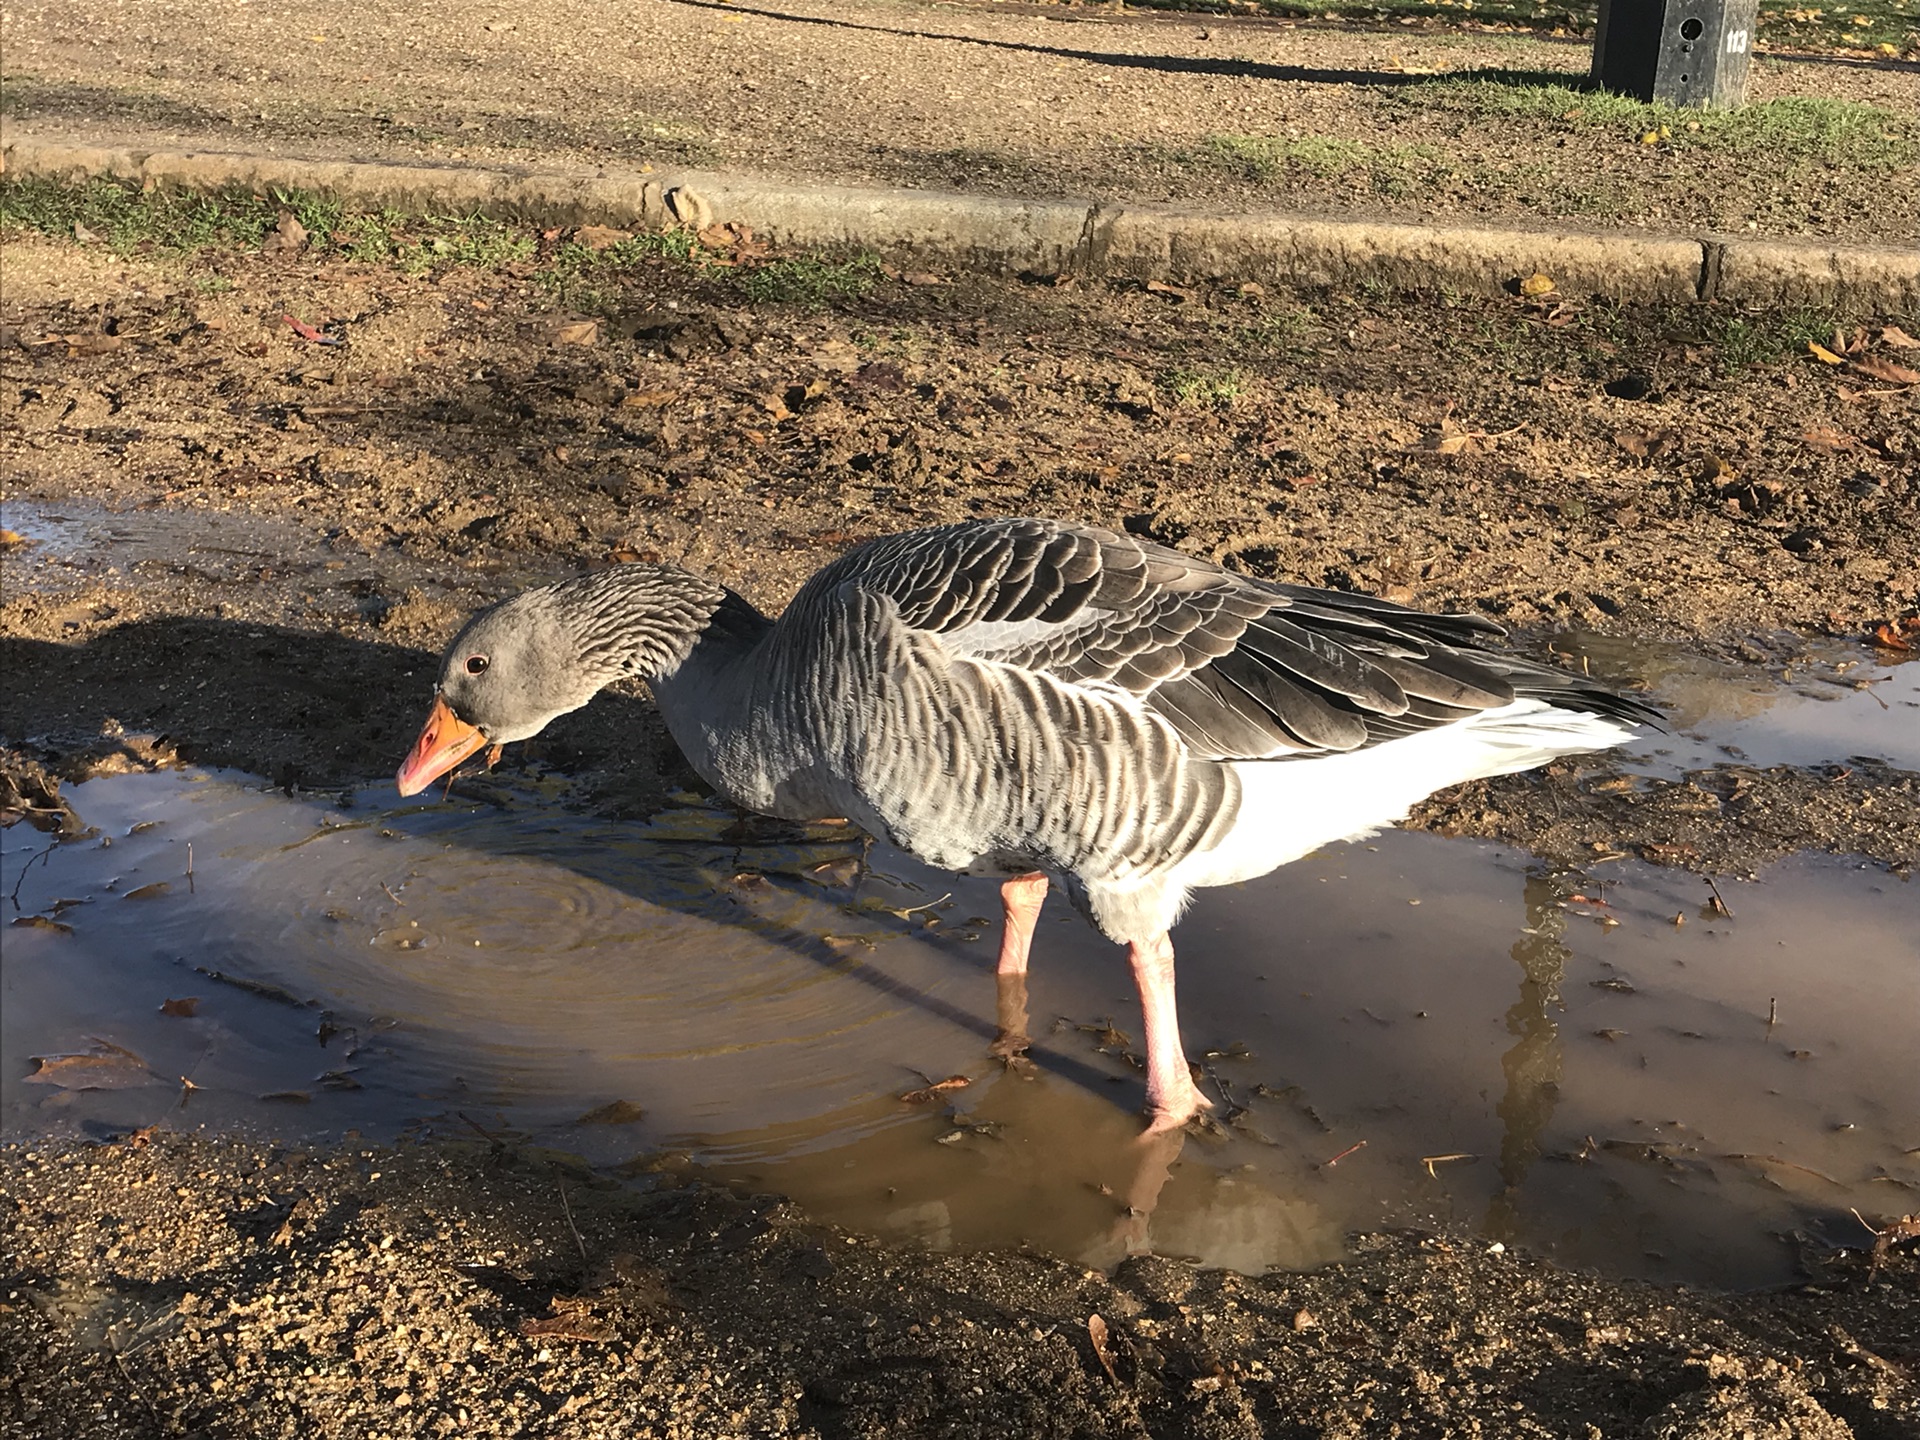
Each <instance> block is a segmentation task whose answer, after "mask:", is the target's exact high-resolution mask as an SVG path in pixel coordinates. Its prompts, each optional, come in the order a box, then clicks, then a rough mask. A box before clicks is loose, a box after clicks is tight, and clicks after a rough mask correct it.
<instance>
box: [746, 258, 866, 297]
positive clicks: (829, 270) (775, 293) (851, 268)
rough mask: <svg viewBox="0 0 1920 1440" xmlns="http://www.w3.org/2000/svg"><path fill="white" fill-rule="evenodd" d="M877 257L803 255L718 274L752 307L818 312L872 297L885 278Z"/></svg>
mask: <svg viewBox="0 0 1920 1440" xmlns="http://www.w3.org/2000/svg"><path fill="white" fill-rule="evenodd" d="M885 273H886V272H885V271H883V270H882V269H881V268H880V260H879V257H878V256H875V255H869V254H857V255H852V256H848V257H844V258H840V259H833V258H829V257H826V256H814V255H806V256H801V257H799V258H798V259H793V260H772V261H768V262H767V263H765V264H762V265H751V266H739V267H736V268H734V269H732V270H725V271H721V272H720V278H722V279H724V280H726V281H727V282H728V283H730V284H731V285H732V286H733V288H734V289H736V290H738V291H739V292H740V293H741V294H742V295H743V296H745V297H746V298H747V299H748V300H751V301H753V302H754V303H755V304H769V303H772V304H779V305H799V306H802V307H804V308H807V309H813V310H818V309H822V308H824V307H825V306H827V305H830V304H832V303H833V302H834V301H836V300H860V299H864V298H865V297H866V296H867V295H869V294H870V293H872V291H873V287H874V286H876V285H878V284H879V283H880V281H881V279H882V278H883V277H884V275H885Z"/></svg>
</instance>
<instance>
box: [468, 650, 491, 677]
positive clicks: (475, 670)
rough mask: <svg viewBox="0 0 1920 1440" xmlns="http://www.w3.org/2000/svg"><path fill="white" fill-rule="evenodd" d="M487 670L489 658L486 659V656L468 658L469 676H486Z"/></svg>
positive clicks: (470, 656)
mask: <svg viewBox="0 0 1920 1440" xmlns="http://www.w3.org/2000/svg"><path fill="white" fill-rule="evenodd" d="M486 670H487V657H486V656H484V655H469V656H468V657H467V674H469V675H484V674H485V673H486Z"/></svg>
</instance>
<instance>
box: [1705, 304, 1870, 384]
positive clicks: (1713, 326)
mask: <svg viewBox="0 0 1920 1440" xmlns="http://www.w3.org/2000/svg"><path fill="white" fill-rule="evenodd" d="M1704 318H1705V322H1706V323H1705V329H1704V334H1703V335H1702V337H1701V338H1702V339H1703V340H1705V341H1706V343H1707V344H1709V345H1711V346H1713V347H1714V348H1715V349H1716V350H1718V351H1719V352H1720V361H1721V363H1722V364H1723V365H1725V366H1726V367H1727V369H1729V370H1746V369H1751V368H1752V367H1753V366H1755V365H1770V364H1772V363H1773V362H1774V361H1776V360H1785V359H1788V358H1790V357H1794V356H1802V355H1805V354H1806V353H1807V345H1808V343H1809V342H1817V343H1819V344H1823V345H1824V344H1830V343H1831V342H1832V340H1833V331H1834V327H1835V326H1836V325H1837V324H1839V323H1840V317H1839V316H1838V314H1837V313H1836V312H1835V311H1833V310H1829V309H1822V308H1820V307H1819V306H1814V305H1799V306H1794V307H1793V308H1791V309H1787V310H1781V311H1765V312H1761V313H1757V314H1742V313H1740V312H1737V311H1714V312H1712V313H1710V314H1709V315H1707V316H1705V317H1704Z"/></svg>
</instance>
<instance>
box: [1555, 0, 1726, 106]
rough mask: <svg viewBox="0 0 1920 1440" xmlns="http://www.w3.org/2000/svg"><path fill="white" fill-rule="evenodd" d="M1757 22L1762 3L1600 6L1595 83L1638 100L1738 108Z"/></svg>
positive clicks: (1631, 1)
mask: <svg viewBox="0 0 1920 1440" xmlns="http://www.w3.org/2000/svg"><path fill="white" fill-rule="evenodd" d="M1759 18H1760V0H1600V26H1599V28H1598V29H1597V30H1596V31H1595V32H1594V37H1593V78H1594V80H1595V82H1596V83H1597V84H1599V85H1600V86H1601V87H1602V88H1604V89H1607V90H1614V91H1618V92H1620V93H1621V94H1623V95H1632V96H1634V97H1636V98H1637V99H1640V100H1649V101H1652V100H1659V101H1663V102H1665V103H1666V104H1668V105H1687V106H1693V107H1695V108H1699V109H1713V110H1731V109H1734V108H1735V107H1736V106H1739V105H1741V104H1744V103H1745V101H1746V98H1747V60H1748V57H1749V56H1750V55H1751V54H1752V51H1753V30H1754V25H1755V24H1756V23H1757V22H1758V20H1759Z"/></svg>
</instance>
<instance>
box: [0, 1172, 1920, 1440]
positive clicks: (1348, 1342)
mask: <svg viewBox="0 0 1920 1440" xmlns="http://www.w3.org/2000/svg"><path fill="white" fill-rule="evenodd" d="M0 1193H4V1195H5V1197H6V1203H5V1204H4V1207H0V1255H3V1256H4V1259H3V1260H0V1265H4V1269H5V1276H4V1280H5V1287H6V1293H5V1298H4V1302H3V1304H0V1364H4V1365H5V1367H6V1369H7V1371H8V1373H9V1374H10V1376H11V1378H12V1383H10V1384H9V1385H7V1386H5V1387H0V1426H4V1430H0V1433H4V1434H5V1435H7V1436H8V1437H10V1440H12V1437H19V1440H26V1437H52V1436H56V1435H71V1436H79V1435H87V1436H89V1437H95V1440H120V1437H141V1440H145V1437H149V1436H161V1435H192V1436H206V1437H210V1440H212V1437H228V1436H235V1437H237V1436H248V1437H251V1436H274V1437H285V1440H308V1437H314V1436H355V1437H359V1436H369V1437H370V1436H382V1435H388V1436H415V1435H418V1436H456V1435H458V1436H467V1435H473V1436H521V1435H527V1436H536V1435H551V1436H582V1437H585V1436H595V1437H598V1436H608V1437H626V1436H634V1435H649V1436H655V1435H657V1436H670V1437H686V1440H696V1437H697V1440H708V1437H728V1436H785V1435H794V1436H799V1435H808V1436H820V1437H841V1436H849V1437H851V1436H861V1437H898V1440H933V1437H943V1436H955V1437H960V1436H964V1437H985V1436H1019V1437H1022V1440H1025V1437H1033V1440H1048V1437H1059V1440H1068V1437H1075V1440H1079V1437H1095V1436H1115V1437H1122V1436H1124V1437H1133V1436H1141V1435H1150V1436H1153V1437H1156V1440H1229V1437H1231V1440H1259V1437H1281V1436H1301V1437H1306V1436H1346V1437H1356V1440H1357V1437H1361V1436H1387V1435H1400V1436H1442V1435H1446V1436H1456V1435H1457V1436H1469V1435H1472V1436H1515V1437H1520V1436H1538V1437H1543V1440H1545V1437H1552V1440H1566V1437H1569V1436H1572V1437H1582V1436H1587V1437H1591V1436H1595V1435H1601V1436H1622V1437H1626V1436H1635V1437H1640V1436H1645V1437H1650V1440H1656V1437H1657V1440H1843V1437H1849V1436H1851V1437H1856V1440H1899V1437H1906V1436H1911V1435H1912V1434H1913V1433H1914V1429H1915V1426H1916V1425H1920V1400H1917V1398H1916V1393H1915V1387H1914V1384H1913V1378H1912V1367H1913V1366H1914V1365H1915V1364H1916V1363H1920V1352H1916V1350H1915V1346H1914V1337H1915V1333H1916V1328H1915V1327H1916V1324H1920V1256H1917V1255H1915V1254H1914V1253H1913V1252H1912V1251H1911V1250H1907V1251H1906V1252H1905V1253H1902V1252H1901V1251H1900V1250H1897V1249H1896V1250H1892V1251H1890V1252H1889V1254H1888V1255H1887V1256H1886V1257H1885V1260H1884V1263H1883V1264H1882V1265H1881V1266H1880V1268H1879V1270H1878V1272H1877V1274H1876V1273H1875V1272H1874V1270H1873V1267H1872V1262H1871V1260H1870V1258H1869V1257H1868V1256H1866V1255H1864V1254H1861V1253H1859V1252H1854V1253H1849V1254H1842V1255H1830V1256H1821V1257H1818V1258H1810V1260H1809V1270H1808V1283H1807V1284H1806V1285H1805V1286H1803V1287H1801V1288H1800V1289H1798V1290H1796V1291H1795V1292H1792V1293H1790V1294H1779V1295H1751V1296H1722V1295H1707V1294H1696V1293H1688V1292H1684V1291H1677V1290H1663V1289H1658V1288H1655V1287H1652V1286H1645V1285H1638V1284H1623V1283H1618V1282H1606V1281H1599V1280H1594V1279H1590V1278H1587V1277H1583V1276H1579V1275H1572V1274H1568V1273H1566V1272H1563V1271H1557V1270H1554V1269H1553V1268H1551V1267H1549V1266H1547V1265H1544V1264H1542V1263H1540V1262H1539V1261H1536V1260H1532V1259H1529V1258H1527V1257H1525V1256H1521V1255H1517V1254H1507V1253H1497V1252H1495V1251H1490V1250H1489V1249H1488V1248H1487V1247H1486V1246H1485V1244H1484V1242H1480V1243H1474V1242H1471V1241H1461V1240H1450V1239H1447V1238H1444V1237H1440V1236H1432V1235H1414V1234H1377V1235H1365V1236H1360V1237H1358V1238H1357V1240H1356V1244H1355V1251H1354V1254H1353V1256H1352V1258H1351V1259H1349V1260H1347V1261H1346V1262H1344V1263H1342V1264H1340V1265H1336V1266H1333V1267H1331V1268H1328V1269H1325V1270H1321V1271H1316V1272H1314V1273H1311V1274H1305V1275H1271V1276H1267V1277H1263V1278H1258V1279H1249V1278H1246V1277H1243V1276H1237V1275H1234V1274H1231V1273H1225V1272H1217V1271H1214V1272H1209V1271H1196V1270H1194V1269H1192V1268H1191V1267H1189V1266H1186V1265H1184V1264H1181V1263H1179V1262H1177V1261H1171V1260H1164V1259H1157V1258H1141V1259H1135V1260H1131V1261H1128V1262H1127V1263H1125V1264H1124V1265H1122V1266H1121V1268H1120V1269H1119V1271H1118V1272H1117V1273H1116V1274H1115V1275H1113V1276H1112V1277H1108V1276H1106V1275H1103V1274H1101V1273H1100V1272H1098V1271H1088V1270H1083V1269H1080V1268H1078V1267H1076V1266H1071V1265H1067V1264H1063V1263H1061V1262H1059V1261H1056V1260H1052V1259H1048V1258H1046V1257H1044V1256H1040V1255H1030V1254H998V1255H974V1256H966V1257H951V1256H939V1255H928V1254H923V1253H916V1252H910V1251H897V1250H890V1249H887V1248H884V1247H881V1246H878V1245H875V1244H873V1243H872V1242H870V1241H867V1240H865V1239H862V1238H860V1237H858V1236H851V1235H846V1234H841V1233H837V1232H834V1231H830V1230H827V1229H824V1228H822V1227H819V1226H815V1225H812V1224H810V1223H808V1221H807V1220H806V1219H805V1217H804V1216H801V1215H799V1214H797V1213H795V1211H794V1210H793V1208H792V1207H791V1206H789V1205H787V1204H785V1203H784V1202H782V1201H780V1200H778V1199H776V1198H774V1197H771V1196H732V1195H728V1194H724V1193H721V1192H718V1191H714V1190H710V1189H705V1188H700V1187H686V1186H683V1185H680V1184H677V1183H674V1182H673V1181H671V1180H668V1179H664V1178H663V1179H661V1180H660V1182H659V1184H658V1186H657V1188H653V1189H651V1190H644V1189H636V1188H635V1187H633V1186H630V1185H626V1186H621V1185H613V1184H610V1183H608V1182H606V1181H603V1180H598V1179H597V1178H596V1177H593V1176H591V1175H582V1174H579V1173H574V1172H570V1171H569V1170H568V1169H566V1168H564V1167H559V1168H556V1167H555V1166H553V1165H550V1164H547V1163H544V1162H543V1161H541V1160H540V1159H538V1158H537V1157H530V1156H527V1155H525V1154H521V1153H517V1152H515V1151H513V1150H511V1149H507V1148H494V1149H491V1150H489V1149H488V1147H486V1146H484V1145H478V1146H475V1147H471V1148H464V1149H463V1148H459V1147H444V1146H443V1147H438V1148H433V1149H419V1150H415V1149H401V1150H392V1149H353V1148H347V1149H343V1150H340V1151H336V1152H331V1153H310V1152H305V1151H300V1150H291V1149H287V1148H284V1147H278V1146H273V1145H266V1144H248V1143H243V1142H237V1141H215V1140H207V1139H197V1138H192V1137H186V1136H169V1135H158V1136H155V1137H153V1138H152V1139H151V1140H150V1141H146V1142H122V1143H118V1144H113V1145H107V1146H102V1147H99V1148H93V1149H74V1148H71V1147H66V1146H57V1145H48V1144H42V1143H39V1142H35V1143H33V1144H25V1145H22V1144H14V1145H10V1146H7V1147H5V1148H3V1149H0ZM1096 1337H1098V1338H1096Z"/></svg>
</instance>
